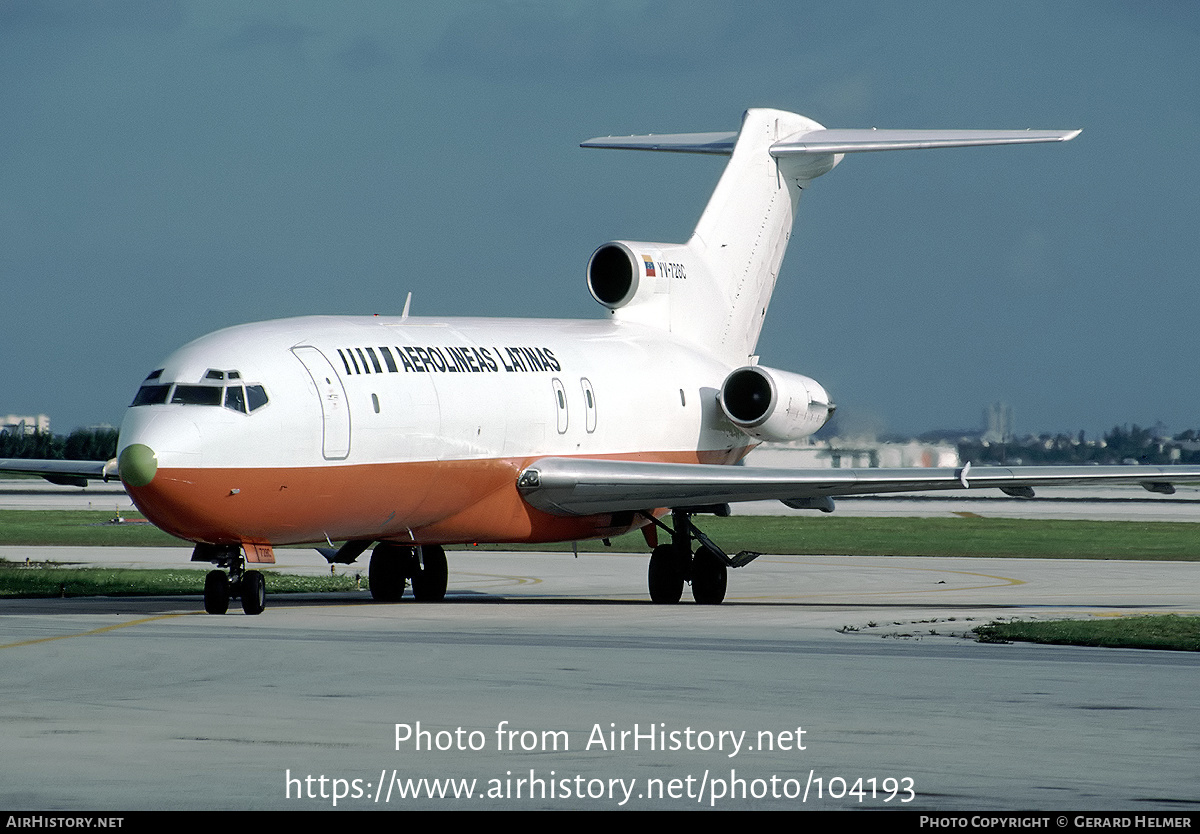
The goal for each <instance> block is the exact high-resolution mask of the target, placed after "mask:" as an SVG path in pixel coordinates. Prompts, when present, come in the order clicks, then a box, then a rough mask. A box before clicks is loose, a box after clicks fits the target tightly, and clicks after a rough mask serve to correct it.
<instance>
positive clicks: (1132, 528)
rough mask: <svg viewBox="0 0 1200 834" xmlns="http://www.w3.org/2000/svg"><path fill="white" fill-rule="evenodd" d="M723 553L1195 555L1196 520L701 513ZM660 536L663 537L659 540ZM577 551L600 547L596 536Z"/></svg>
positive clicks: (628, 544) (638, 540)
mask: <svg viewBox="0 0 1200 834" xmlns="http://www.w3.org/2000/svg"><path fill="white" fill-rule="evenodd" d="M696 524H697V526H699V527H700V528H701V529H702V530H704V532H705V533H707V534H708V535H709V536H710V537H711V538H712V539H713V540H714V541H716V542H717V543H718V544H719V545H720V546H721V547H722V548H723V549H724V550H725V551H726V552H727V553H736V552H737V551H739V550H754V551H757V552H759V553H776V554H784V553H787V554H796V555H819V554H831V555H847V556H978V557H992V558H1029V559H1149V560H1163V561H1200V536H1197V529H1198V528H1197V526H1196V525H1195V524H1189V523H1187V522H1169V521H1154V522H1132V521H1056V520H1031V519H1010V518H854V517H847V516H823V517H820V516H818V517H807V516H802V517H795V516H787V517H785V516H740V517H738V516H735V517H733V518H714V517H708V516H698V517H697V518H696ZM664 540H665V539H664ZM480 547H482V548H486V549H493V550H507V549H527V550H570V549H571V547H572V545H571V544H570V543H569V542H568V543H566V544H539V545H521V546H514V545H480ZM579 549H580V550H582V551H596V550H603V549H605V548H604V545H603V544H602V543H601V542H598V541H589V542H580V543H579ZM612 549H613V550H614V551H617V552H635V553H636V552H644V551H647V550H648V549H649V548H647V546H646V543H645V541H644V540H643V538H642V534H641V533H640V532H636V533H629V534H626V535H624V536H619V537H617V538H614V539H613V540H612Z"/></svg>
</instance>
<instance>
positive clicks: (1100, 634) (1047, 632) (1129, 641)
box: [974, 614, 1200, 652]
mask: <svg viewBox="0 0 1200 834" xmlns="http://www.w3.org/2000/svg"><path fill="white" fill-rule="evenodd" d="M974 631H975V633H976V634H977V635H978V636H979V642H981V643H1011V642H1013V641H1017V640H1019V641H1023V642H1027V643H1050V644H1053V645H1061V646H1104V647H1107V648H1110V649H1170V650H1174V651H1187V652H1196V651H1200V617H1181V616H1179V615H1178V614H1157V615H1148V616H1141V617H1117V618H1113V619H1103V620H1051V621H1046V622H1021V621H1017V622H1008V623H989V624H988V625H983V626H979V627H978V628H976V629H975V630H974Z"/></svg>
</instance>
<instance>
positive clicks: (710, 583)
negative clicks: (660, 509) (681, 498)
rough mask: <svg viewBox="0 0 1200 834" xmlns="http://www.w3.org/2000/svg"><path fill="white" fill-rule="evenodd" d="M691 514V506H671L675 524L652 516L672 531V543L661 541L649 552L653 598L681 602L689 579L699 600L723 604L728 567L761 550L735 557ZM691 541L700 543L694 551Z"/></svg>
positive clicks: (746, 561)
mask: <svg viewBox="0 0 1200 834" xmlns="http://www.w3.org/2000/svg"><path fill="white" fill-rule="evenodd" d="M726 514H727V513H726ZM691 516H692V511H689V510H672V512H671V523H672V527H667V525H665V524H663V523H662V522H661V521H659V520H658V519H657V518H654V517H652V516H651V517H650V520H651V521H652V522H654V523H655V524H656V525H658V526H659V527H661V528H662V529H663V530H666V531H667V532H668V533H669V534H670V535H671V543H670V544H660V545H659V546H658V547H656V548H654V550H653V551H652V552H651V553H650V570H649V574H648V580H649V585H650V600H651V601H652V602H655V603H658V604H660V605H672V604H674V603H676V602H679V600H680V598H681V597H682V596H683V583H684V582H690V583H691V584H692V598H693V599H695V600H696V602H697V603H699V604H700V605H720V604H721V603H722V602H723V601H724V599H725V589H726V586H727V584H728V569H729V568H740V567H742V566H743V565H747V564H749V563H750V562H752V561H754V560H755V559H756V558H758V555H759V554H757V553H753V552H751V551H748V550H743V551H742V552H740V553H738V554H737V555H736V556H733V557H730V556H726V555H725V552H724V551H722V550H721V548H719V547H717V545H716V544H714V543H713V541H712V540H711V539H709V538H708V536H706V535H704V533H702V532H701V531H700V529H699V528H697V527H696V525H695V524H693V523H692V519H691ZM692 541H696V542H698V543H699V545H700V546H699V547H698V548H696V552H695V553H694V554H693V553H692Z"/></svg>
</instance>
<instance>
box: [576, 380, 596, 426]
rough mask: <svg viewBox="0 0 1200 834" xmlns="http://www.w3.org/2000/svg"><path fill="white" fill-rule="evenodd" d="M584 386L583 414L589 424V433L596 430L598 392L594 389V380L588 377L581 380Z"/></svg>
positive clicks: (581, 384)
mask: <svg viewBox="0 0 1200 834" xmlns="http://www.w3.org/2000/svg"><path fill="white" fill-rule="evenodd" d="M579 384H580V386H582V387H583V414H584V422H585V423H586V424H587V431H588V434H591V433H592V432H594V431H595V430H596V392H595V391H594V390H592V381H591V380H590V379H588V378H587V377H583V378H582V379H580V380H579Z"/></svg>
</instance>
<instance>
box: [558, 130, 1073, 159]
mask: <svg viewBox="0 0 1200 834" xmlns="http://www.w3.org/2000/svg"><path fill="white" fill-rule="evenodd" d="M1080 132H1081V131H1080V130H878V129H876V128H865V129H857V128H850V129H843V130H810V131H806V132H803V133H797V134H793V135H792V136H789V137H787V138H786V139H782V140H780V141H778V142H775V143H774V144H773V145H771V148H770V153H771V156H774V157H777V158H778V157H784V156H797V155H800V154H827V153H860V152H863V151H907V150H921V149H924V148H969V147H975V146H979V145H1029V144H1033V143H1036V142H1067V141H1070V140H1071V139H1074V138H1075V137H1076V136H1078V135H1079V134H1080ZM737 136H738V135H737V134H736V133H651V134H648V135H646V136H602V137H597V138H595V139H589V140H587V141H586V142H583V143H581V144H580V147H581V148H610V149H616V150H632V151H671V152H674V153H706V154H722V155H725V156H728V155H730V154H731V153H733V145H734V142H735V141H736V140H737Z"/></svg>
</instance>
